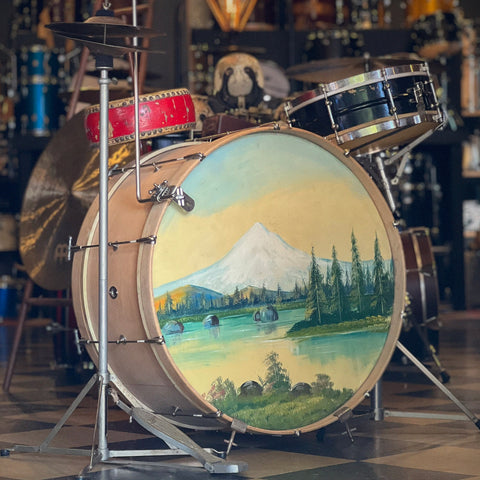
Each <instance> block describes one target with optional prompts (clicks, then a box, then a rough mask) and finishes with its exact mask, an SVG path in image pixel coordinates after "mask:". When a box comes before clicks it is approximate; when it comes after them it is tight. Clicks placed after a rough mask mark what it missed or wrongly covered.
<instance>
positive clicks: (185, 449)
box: [14, 0, 248, 475]
mask: <svg viewBox="0 0 480 480" xmlns="http://www.w3.org/2000/svg"><path fill="white" fill-rule="evenodd" d="M103 7H104V10H105V11H104V12H97V15H98V14H99V13H103V15H108V13H109V12H110V10H109V7H110V2H109V1H108V0H104V2H103ZM132 9H133V11H134V12H135V11H136V0H132ZM134 21H135V17H134ZM134 26H135V27H136V25H134ZM103 37H104V38H103V43H100V44H99V45H100V46H96V45H93V46H94V47H95V48H97V50H96V51H95V52H92V53H95V57H96V68H97V70H99V71H100V78H99V86H100V121H99V132H100V135H99V136H100V141H99V164H100V165H99V173H100V174H99V212H98V214H99V215H98V218H99V221H98V225H99V239H98V249H99V262H98V354H99V360H98V371H97V373H95V375H94V376H93V377H92V378H91V379H90V380H89V382H88V383H87V384H86V385H85V387H84V388H83V389H82V391H81V392H80V394H79V395H78V396H77V398H76V399H75V400H74V402H73V403H72V404H71V405H70V407H69V408H68V410H67V411H66V412H65V414H64V415H63V417H62V418H61V419H60V421H59V422H58V423H57V424H56V425H55V427H54V428H53V429H52V431H51V432H50V434H49V435H48V436H47V438H46V439H45V440H44V442H43V443H42V444H41V445H40V446H36V447H35V446H25V445H16V446H15V447H14V451H17V452H36V453H56V454H63V453H70V454H74V455H89V456H90V464H89V465H88V466H87V467H85V469H84V470H83V472H82V473H81V474H83V473H85V472H87V471H90V470H92V468H93V467H94V465H96V464H97V463H100V462H106V461H108V460H111V459H112V458H118V457H134V456H153V455H164V456H172V455H191V456H192V457H194V458H195V459H197V460H198V461H199V462H200V464H201V465H202V466H203V467H204V468H205V469H206V470H207V471H208V472H209V473H239V472H242V471H245V470H246V469H247V467H248V465H247V464H246V463H245V462H242V461H238V462H227V461H226V460H225V457H226V454H225V453H224V452H217V451H214V450H212V449H203V448H201V447H200V446H199V445H197V444H196V443H195V442H194V441H193V440H191V439H190V438H189V437H188V436H187V435H186V434H185V433H183V432H182V431H181V430H179V429H178V428H177V427H176V426H174V425H173V424H171V423H170V422H168V420H166V419H165V418H164V417H163V416H162V415H160V414H157V413H154V412H150V411H146V410H145V409H143V408H136V407H129V406H128V405H126V404H124V403H123V402H122V401H121V400H120V399H119V398H118V393H117V392H116V391H115V390H114V389H113V388H109V385H110V382H111V378H110V373H109V371H108V344H109V341H108V296H109V295H108V248H109V242H108V177H109V168H108V153H109V152H108V125H109V85H110V83H111V80H110V78H109V72H110V70H112V69H113V55H114V53H115V52H117V51H118V52H121V53H124V51H125V49H127V50H132V49H130V48H128V47H126V48H123V49H116V47H115V46H113V47H112V46H110V45H108V44H107V43H106V40H107V39H106V38H105V37H106V34H104V35H103ZM76 39H77V40H79V39H78V38H76ZM80 41H81V40H80ZM88 42H89V40H87V43H88ZM133 43H134V50H135V46H136V45H138V43H137V38H136V37H134V41H133ZM89 44H92V42H90V43H89ZM135 63H136V64H137V57H136V56H135ZM137 72H138V66H135V73H136V74H137ZM134 83H135V84H137V78H136V76H135V78H134ZM135 111H136V113H135V134H136V135H135V137H136V142H137V152H136V154H137V158H136V161H137V164H138V163H139V143H138V142H139V116H138V85H137V86H136V87H135ZM137 182H138V179H137ZM137 188H138V187H137ZM137 200H138V201H142V202H147V201H150V202H152V201H154V200H153V199H152V197H150V198H148V199H140V198H138V197H137ZM97 382H98V383H99V396H98V406H97V417H96V423H95V431H96V433H97V436H98V445H97V449H96V451H94V446H92V449H91V451H85V450H80V449H65V448H53V447H50V446H49V444H50V442H51V440H52V439H53V438H54V437H55V435H56V434H57V433H58V432H59V431H60V429H61V428H62V427H63V425H64V424H65V423H66V421H67V420H68V418H69V417H70V416H71V415H72V413H73V412H74V411H75V409H76V408H77V407H78V405H79V404H80V402H81V401H82V400H83V398H84V397H85V396H86V395H87V394H88V392H89V391H90V389H91V388H92V387H93V386H94V385H95V383H97ZM108 395H111V396H112V398H113V399H114V402H115V405H116V406H118V407H119V408H121V409H122V410H123V411H125V412H126V413H127V414H128V415H129V416H130V417H131V418H132V419H135V420H136V421H137V423H138V424H139V425H141V426H142V427H144V428H145V429H146V430H147V431H149V432H150V433H152V434H153V435H155V436H157V437H158V438H160V439H162V440H163V441H164V442H165V443H166V444H167V446H168V447H169V449H167V450H143V451H142V450H138V451H135V450H133V451H132V450H128V451H112V450H110V449H109V446H108V440H107V408H108V405H107V397H108ZM237 431H239V432H243V433H244V432H245V431H246V429H244V428H243V426H242V425H239V426H235V425H234V424H233V422H232V433H231V441H233V438H234V436H235V433H236V432H237ZM81 474H80V475H81Z"/></svg>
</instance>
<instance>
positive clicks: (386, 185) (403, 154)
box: [370, 132, 480, 429]
mask: <svg viewBox="0 0 480 480" xmlns="http://www.w3.org/2000/svg"><path fill="white" fill-rule="evenodd" d="M430 134H431V132H427V134H424V135H422V136H421V137H419V138H418V139H417V140H415V141H414V142H412V143H411V144H409V145H407V146H406V147H404V148H403V149H402V150H400V151H399V152H398V153H396V154H394V155H393V156H392V157H391V158H389V159H387V160H386V161H385V162H384V161H383V160H382V158H381V156H380V155H379V154H377V155H375V162H376V167H377V169H378V175H379V176H380V182H381V184H382V189H383V191H384V195H385V197H386V200H387V202H388V204H389V206H390V208H391V210H392V213H393V214H394V215H396V214H397V207H396V204H395V200H394V197H393V194H392V191H391V185H397V184H398V182H399V180H400V177H401V176H402V175H403V171H404V169H405V164H406V161H407V159H408V154H409V153H410V151H411V150H412V149H413V148H414V147H415V146H416V145H418V144H419V143H420V142H421V141H423V140H424V139H425V138H426V137H428V136H429V135H430ZM399 158H401V161H400V164H399V166H398V168H397V172H396V174H395V177H394V178H393V179H391V180H389V179H388V177H387V175H386V173H385V170H384V166H383V165H384V163H385V165H391V164H393V163H394V162H395V161H396V160H397V159H399ZM422 340H423V339H422ZM396 347H397V348H398V349H399V350H400V351H401V352H402V353H403V355H405V357H406V358H408V359H409V360H410V361H411V362H412V363H413V364H414V365H415V366H416V367H417V368H418V369H419V370H420V371H421V372H422V373H423V374H424V375H425V376H426V377H427V378H428V379H429V380H431V381H432V382H433V384H434V385H436V386H437V387H438V388H439V389H440V390H441V391H442V393H444V394H445V395H446V396H447V397H448V398H449V399H450V400H451V401H452V402H453V403H454V404H455V405H456V406H457V407H458V408H459V409H460V410H462V411H463V413H464V414H465V416H463V415H453V414H433V413H418V412H398V411H397V412H394V411H391V410H384V408H383V406H382V380H381V379H380V380H379V381H378V382H377V383H376V385H375V387H374V389H373V390H372V391H371V392H370V393H371V410H372V414H373V419H374V420H377V421H380V420H383V419H384V417H385V416H390V417H412V418H432V419H441V420H444V419H447V420H471V421H472V422H473V423H474V424H475V426H476V427H477V428H478V429H480V419H478V418H477V417H476V416H475V415H474V414H473V412H471V411H470V410H469V409H468V408H467V407H466V406H465V405H464V404H463V403H462V402H461V401H460V400H459V399H458V398H457V397H455V395H454V394H453V393H452V392H451V391H450V390H449V389H448V388H447V387H445V385H443V384H442V383H441V382H440V381H439V380H438V378H437V377H436V376H435V375H433V374H432V373H431V372H430V371H429V370H428V368H427V367H425V365H423V363H422V362H421V361H420V360H419V359H418V358H416V357H415V356H414V355H413V354H412V353H411V352H410V351H409V350H408V349H407V348H406V347H405V346H404V345H403V344H402V343H401V342H400V341H399V340H397V342H396ZM432 358H433V360H434V361H435V363H436V364H437V366H439V368H440V370H441V372H440V373H442V368H441V365H440V363H439V361H438V358H437V357H436V355H435V353H432ZM442 378H443V376H442Z"/></svg>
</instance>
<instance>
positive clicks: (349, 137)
mask: <svg viewBox="0 0 480 480" xmlns="http://www.w3.org/2000/svg"><path fill="white" fill-rule="evenodd" d="M382 120H383V121H382ZM441 122H442V117H441V115H440V114H439V112H438V111H435V110H433V111H432V110H429V111H425V112H423V113H404V114H402V115H398V116H397V120H395V119H394V118H393V117H387V118H386V119H379V120H375V121H373V122H370V123H363V124H360V126H359V127H352V128H349V129H347V130H341V131H339V132H337V134H331V135H328V136H327V137H325V138H326V139H327V140H328V141H330V142H334V141H336V142H337V143H338V144H339V145H343V144H345V143H348V147H349V148H348V150H349V151H350V152H355V155H357V154H359V153H375V152H378V151H380V150H382V147H381V144H382V139H383V136H381V135H382V134H385V133H386V132H391V135H392V136H401V132H402V130H405V129H409V131H410V129H411V128H412V127H413V128H415V127H418V128H417V129H416V130H418V131H416V133H417V134H418V135H416V136H415V135H412V134H411V135H410V136H409V138H408V139H409V140H410V139H411V138H410V137H412V136H413V137H414V138H416V137H417V136H421V135H422V134H424V133H426V132H428V131H430V130H435V129H436V128H438V127H439V126H440V125H441ZM411 133H413V132H411ZM376 135H378V138H377V137H376ZM366 139H369V140H368V142H367V141H366ZM356 140H363V142H362V143H361V144H360V145H358V146H356V145H355V143H354V142H355V141H356ZM403 143H406V142H399V145H400V144H403Z"/></svg>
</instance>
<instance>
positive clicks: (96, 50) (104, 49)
mask: <svg viewBox="0 0 480 480" xmlns="http://www.w3.org/2000/svg"><path fill="white" fill-rule="evenodd" d="M64 36H65V37H66V38H70V39H71V40H75V41H76V42H78V43H81V44H82V45H84V46H85V47H88V49H89V50H90V52H91V53H93V54H95V55H109V56H112V57H121V56H122V55H125V54H126V53H129V52H132V53H133V52H149V53H165V52H164V51H161V50H153V49H151V48H144V47H139V46H134V45H132V44H131V43H126V42H125V41H124V40H121V39H118V38H113V39H111V40H109V43H106V42H103V41H101V40H100V39H98V38H92V39H91V40H87V39H85V38H83V37H81V36H79V37H77V36H75V35H64Z"/></svg>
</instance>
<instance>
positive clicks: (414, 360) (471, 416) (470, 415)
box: [396, 340, 480, 429]
mask: <svg viewBox="0 0 480 480" xmlns="http://www.w3.org/2000/svg"><path fill="white" fill-rule="evenodd" d="M396 345H397V348H398V349H399V350H400V351H401V352H402V353H403V354H404V355H405V356H406V357H407V358H408V359H409V360H410V361H411V362H412V363H413V364H414V365H415V366H416V367H417V368H418V369H419V370H420V371H421V372H422V373H423V374H424V375H425V376H426V377H427V378H428V379H430V380H431V381H432V382H433V383H434V384H435V385H436V386H437V387H438V388H439V389H440V390H441V391H442V392H443V393H444V394H445V395H446V396H447V397H448V398H449V399H450V400H451V401H452V402H453V403H454V404H455V405H456V406H457V407H458V408H459V409H460V410H462V412H463V413H464V414H465V415H466V416H467V417H468V418H469V419H470V420H471V421H472V422H473V423H474V424H475V426H476V427H477V428H478V429H480V420H479V419H478V418H477V417H476V416H475V415H474V414H473V413H472V412H471V411H470V410H469V409H468V408H467V407H466V406H465V405H463V403H462V402H460V400H459V399H458V398H457V397H455V395H453V393H452V392H451V391H450V390H449V389H448V388H447V387H445V385H443V384H442V383H441V382H440V381H439V380H438V378H437V377H435V375H433V374H432V373H431V372H430V371H429V370H428V368H426V367H425V365H423V364H422V362H420V361H419V360H418V358H416V357H415V355H413V354H412V353H411V352H410V351H409V350H408V349H407V348H406V347H404V346H403V345H402V344H401V343H400V342H399V341H398V340H397V343H396ZM430 417H432V418H433V417H434V416H433V415H430ZM443 418H444V417H443Z"/></svg>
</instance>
